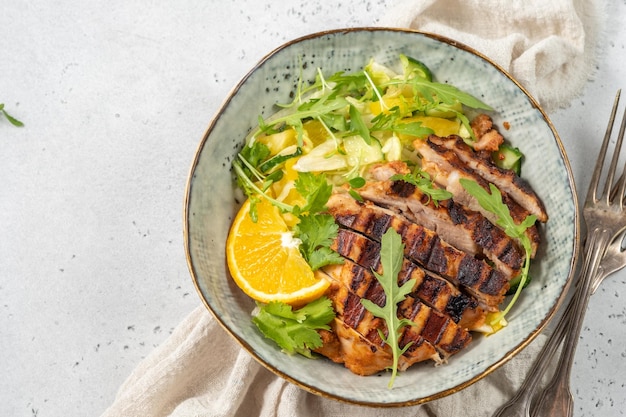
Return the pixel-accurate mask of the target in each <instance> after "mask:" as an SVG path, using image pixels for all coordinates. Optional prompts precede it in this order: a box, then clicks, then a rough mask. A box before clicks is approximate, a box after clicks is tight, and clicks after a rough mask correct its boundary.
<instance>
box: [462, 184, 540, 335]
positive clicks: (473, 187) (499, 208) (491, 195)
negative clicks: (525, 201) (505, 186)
mask: <svg viewBox="0 0 626 417" xmlns="http://www.w3.org/2000/svg"><path fill="white" fill-rule="evenodd" d="M459 181H460V183H461V186H463V188H465V190H466V191H467V192H468V193H469V194H471V195H472V196H473V197H474V198H475V199H476V201H478V204H480V206H481V207H482V208H484V209H485V210H487V211H489V212H491V213H493V214H495V215H496V216H497V221H496V223H497V224H498V225H499V226H500V227H502V229H503V230H504V232H505V233H506V234H507V235H508V236H509V237H511V238H513V239H517V240H518V241H519V242H520V243H521V245H522V247H523V249H524V252H525V257H524V265H523V267H522V271H521V272H520V275H519V277H518V278H517V279H516V284H517V289H516V290H515V294H513V298H512V299H511V301H509V304H508V305H507V306H506V308H505V309H504V310H503V311H502V312H501V313H500V314H498V315H496V316H495V317H494V318H493V320H491V323H490V324H491V325H496V324H498V323H500V321H501V320H503V319H504V317H505V316H506V315H507V314H508V312H509V311H510V310H511V308H513V305H514V304H515V302H516V301H517V299H518V298H519V295H520V294H521V292H522V290H523V289H524V287H525V286H526V283H527V281H528V280H529V275H528V272H529V269H530V255H531V252H532V247H531V242H530V238H529V237H528V235H526V229H528V228H529V227H531V226H532V225H533V224H535V221H536V220H537V217H536V216H535V215H534V214H530V215H528V216H526V218H525V219H524V221H523V222H522V223H520V224H517V223H515V221H514V220H513V218H512V217H511V213H510V211H509V208H508V207H507V206H506V204H504V203H503V202H502V193H501V192H500V190H499V189H498V187H496V186H495V185H493V184H489V192H488V191H487V190H485V189H484V188H483V187H481V186H480V185H478V183H476V181H472V180H467V179H461V180H459Z"/></svg>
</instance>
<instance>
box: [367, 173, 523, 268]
mask: <svg viewBox="0 0 626 417" xmlns="http://www.w3.org/2000/svg"><path fill="white" fill-rule="evenodd" d="M370 173H371V175H372V176H373V177H374V178H375V179H376V180H374V181H368V182H367V183H366V184H365V185H364V186H363V187H361V188H359V194H360V195H361V196H362V197H363V198H364V199H366V200H369V201H372V202H374V203H376V204H377V205H380V206H383V207H387V208H391V209H393V210H395V211H397V212H399V213H401V214H402V215H403V216H405V217H406V218H408V219H409V220H411V221H412V222H414V223H417V224H419V225H422V226H423V227H425V228H428V229H430V230H432V231H434V232H436V233H437V235H438V236H439V237H440V238H441V239H442V240H444V241H445V242H447V243H449V244H450V245H452V246H454V247H456V248H458V249H460V250H462V251H465V252H468V253H470V254H472V255H474V256H478V257H482V256H484V257H486V258H488V259H489V260H490V261H491V262H492V263H493V264H494V265H495V267H496V268H497V269H498V270H499V271H501V272H502V273H503V274H504V275H505V276H506V277H507V278H508V279H511V278H513V277H515V276H517V275H519V273H520V270H521V267H522V265H523V263H524V255H523V252H522V251H521V250H520V248H519V247H518V245H517V243H516V242H515V241H514V240H513V239H512V238H510V237H509V236H507V235H506V234H505V233H504V232H503V231H502V229H500V228H498V227H497V226H495V225H494V224H493V223H491V222H490V221H489V220H488V219H487V218H485V216H483V215H482V214H480V213H479V212H475V211H472V210H469V209H467V208H465V207H464V206H462V205H461V204H459V203H456V202H455V201H454V200H453V199H449V200H444V201H439V202H435V201H433V200H432V199H431V198H430V197H429V196H428V195H426V194H424V193H423V192H422V191H421V190H420V189H419V188H418V187H416V186H415V185H413V184H411V183H408V182H405V181H402V180H398V181H391V180H389V178H390V176H389V175H388V174H389V167H388V166H383V165H378V166H374V167H373V168H372V169H371V170H370Z"/></svg>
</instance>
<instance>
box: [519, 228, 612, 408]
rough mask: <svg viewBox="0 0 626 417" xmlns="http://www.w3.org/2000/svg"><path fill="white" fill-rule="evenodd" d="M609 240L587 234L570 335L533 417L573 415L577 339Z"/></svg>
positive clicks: (601, 233) (595, 233) (598, 234)
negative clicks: (573, 381)
mask: <svg viewBox="0 0 626 417" xmlns="http://www.w3.org/2000/svg"><path fill="white" fill-rule="evenodd" d="M610 241H611V236H610V234H609V232H608V231H607V230H604V229H602V230H599V229H594V230H593V232H591V233H590V234H589V237H588V239H587V242H586V243H587V244H586V245H585V246H586V247H585V253H586V254H587V256H586V257H585V261H584V263H583V267H582V271H581V274H580V280H581V282H580V283H579V285H578V287H577V288H576V290H575V292H574V297H573V299H572V305H573V307H572V308H573V311H572V314H571V316H570V317H571V318H570V324H571V327H570V332H568V333H567V334H566V335H565V344H564V346H563V351H562V352H561V357H560V359H559V363H558V365H557V370H556V372H555V374H554V376H553V377H552V379H551V380H550V382H549V383H548V385H547V387H546V388H545V390H544V391H543V392H542V393H541V395H540V397H539V400H538V402H537V405H536V406H535V407H533V409H532V410H531V411H532V415H533V416H553V417H558V416H572V415H573V407H574V400H573V397H572V394H571V392H570V389H569V385H570V376H571V370H572V364H573V362H574V353H575V352H576V345H577V343H578V339H579V337H580V330H581V328H582V324H583V321H584V316H585V311H586V309H587V305H588V304H589V298H590V296H591V289H592V283H593V277H595V276H596V274H597V272H598V266H599V265H600V260H601V258H602V255H603V254H604V251H605V250H606V248H607V247H608V245H609V243H610Z"/></svg>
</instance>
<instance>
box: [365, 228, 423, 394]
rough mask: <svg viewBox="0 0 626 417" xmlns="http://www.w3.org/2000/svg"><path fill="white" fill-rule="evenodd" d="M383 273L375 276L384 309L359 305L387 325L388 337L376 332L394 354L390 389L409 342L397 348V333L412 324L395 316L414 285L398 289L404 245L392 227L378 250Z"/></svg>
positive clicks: (366, 302)
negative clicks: (383, 298) (382, 292)
mask: <svg viewBox="0 0 626 417" xmlns="http://www.w3.org/2000/svg"><path fill="white" fill-rule="evenodd" d="M380 257H381V263H382V267H383V273H382V274H378V273H377V272H376V271H374V275H375V276H376V279H377V280H378V282H380V285H381V286H382V288H383V290H384V291H385V305H384V306H383V307H381V306H379V305H377V304H375V303H373V302H372V301H370V300H367V299H361V304H363V306H364V307H365V308H366V309H367V310H368V311H369V312H370V313H372V314H373V315H374V316H376V317H379V318H381V319H383V320H385V324H386V326H387V336H385V335H384V334H382V332H379V334H380V337H381V339H383V340H384V342H385V343H387V344H388V345H389V347H390V348H391V351H392V353H393V366H392V368H391V372H392V373H391V379H390V380H389V384H388V387H389V388H392V387H393V382H394V380H395V378H396V375H397V372H398V360H399V359H400V356H401V355H402V354H403V353H404V352H405V351H406V350H407V349H408V348H409V346H410V345H411V343H409V344H407V345H406V346H404V347H403V348H400V346H399V345H398V343H399V339H400V330H402V328H403V327H405V326H410V325H411V324H412V321H411V320H409V319H406V318H403V319H400V318H399V317H398V303H400V302H401V301H402V300H404V299H405V298H406V296H407V295H408V294H409V293H410V292H411V290H412V288H413V286H414V285H415V279H414V278H413V279H410V280H408V281H407V282H405V283H404V284H403V285H402V286H401V287H399V286H398V273H399V272H400V269H401V268H402V260H403V257H404V243H402V238H401V237H400V235H399V234H398V233H397V232H396V231H395V230H394V229H392V228H389V229H387V231H386V232H385V234H384V235H383V236H382V239H381V249H380Z"/></svg>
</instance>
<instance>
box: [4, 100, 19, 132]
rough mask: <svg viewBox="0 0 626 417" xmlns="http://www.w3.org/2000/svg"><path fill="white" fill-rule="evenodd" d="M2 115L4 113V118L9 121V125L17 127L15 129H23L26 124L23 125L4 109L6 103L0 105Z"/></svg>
mask: <svg viewBox="0 0 626 417" xmlns="http://www.w3.org/2000/svg"><path fill="white" fill-rule="evenodd" d="M0 113H2V114H3V115H4V117H5V118H6V119H7V120H8V121H9V123H11V124H12V125H13V126H15V127H22V126H24V123H22V122H21V121H19V120H17V119H16V118H15V117H13V116H11V115H10V114H9V113H8V112H7V111H6V110H5V109H4V103H0Z"/></svg>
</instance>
